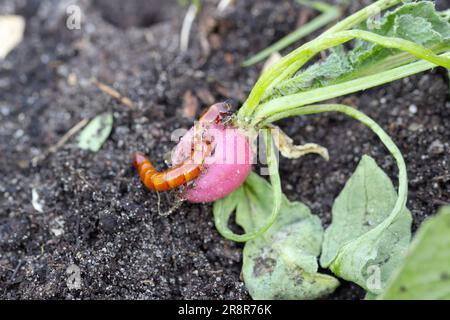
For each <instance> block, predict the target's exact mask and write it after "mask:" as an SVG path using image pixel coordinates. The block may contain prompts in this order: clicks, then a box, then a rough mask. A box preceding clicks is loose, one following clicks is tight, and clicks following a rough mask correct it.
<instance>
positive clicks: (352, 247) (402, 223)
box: [320, 156, 411, 294]
mask: <svg viewBox="0 0 450 320" xmlns="http://www.w3.org/2000/svg"><path fill="white" fill-rule="evenodd" d="M396 200H397V193H396V191H395V188H394V186H393V185H392V182H391V180H390V179H389V177H388V176H387V175H386V174H385V173H384V172H383V170H381V169H380V168H379V167H378V166H377V164H376V163H375V161H374V160H373V159H372V158H371V157H369V156H363V158H362V160H361V161H360V163H359V165H358V167H357V169H356V171H355V173H354V174H353V175H352V177H351V178H350V179H349V181H348V182H347V183H346V185H345V187H344V189H343V190H342V192H341V193H340V194H339V196H338V197H337V198H336V200H335V202H334V204H333V209H332V218H333V220H332V224H331V225H330V227H329V228H328V229H327V230H326V231H325V236H324V242H323V246H322V255H321V257H320V264H321V266H322V267H324V268H325V267H329V268H330V269H331V270H332V271H333V272H334V273H335V274H336V275H337V276H339V277H341V278H343V279H346V280H349V281H353V282H355V283H357V284H358V285H360V286H361V287H363V288H364V289H366V290H368V291H370V292H373V293H376V294H378V293H380V292H382V290H383V288H384V287H385V285H386V282H387V280H388V279H389V277H390V275H391V273H392V271H393V270H394V269H395V268H396V267H397V266H398V265H399V263H400V262H401V260H402V258H403V256H404V254H405V252H406V250H407V247H408V244H409V242H410V239H411V214H410V212H409V211H408V210H407V209H406V208H405V209H404V210H403V211H401V213H400V214H399V216H397V217H391V216H390V213H391V211H392V209H393V207H394V205H395V202H396ZM391 219H392V220H391ZM391 221H393V222H392V223H391Z"/></svg>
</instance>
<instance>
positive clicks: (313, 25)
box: [242, 0, 341, 67]
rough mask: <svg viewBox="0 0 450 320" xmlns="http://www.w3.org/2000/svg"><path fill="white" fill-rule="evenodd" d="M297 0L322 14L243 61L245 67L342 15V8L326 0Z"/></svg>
mask: <svg viewBox="0 0 450 320" xmlns="http://www.w3.org/2000/svg"><path fill="white" fill-rule="evenodd" d="M297 2H299V3H300V4H303V5H305V6H308V7H312V8H314V9H316V10H319V11H321V12H322V14H320V15H319V16H318V17H316V18H314V19H312V20H311V21H310V22H308V23H306V24H304V25H302V26H300V27H299V28H298V29H297V30H295V31H293V32H291V33H290V34H288V35H286V36H285V37H283V38H282V39H280V40H278V41H277V42H275V43H274V44H272V45H271V46H269V47H267V48H265V49H264V50H262V51H260V52H258V53H257V54H255V55H254V56H252V57H251V58H249V59H247V60H245V61H244V62H243V63H242V66H243V67H249V66H251V65H254V64H255V63H258V62H260V61H261V60H264V59H265V58H267V57H269V56H270V55H271V54H272V53H274V52H278V51H280V50H283V49H284V48H286V47H287V46H289V45H291V44H292V43H294V42H296V41H299V40H301V39H303V38H304V37H306V36H308V35H310V34H311V33H313V32H315V31H316V30H318V29H320V28H322V27H323V26H325V25H327V24H328V23H330V22H331V21H333V20H336V19H337V18H338V17H339V16H340V15H341V10H340V9H339V8H338V7H337V6H331V5H329V4H327V3H324V2H320V1H305V0H299V1H297Z"/></svg>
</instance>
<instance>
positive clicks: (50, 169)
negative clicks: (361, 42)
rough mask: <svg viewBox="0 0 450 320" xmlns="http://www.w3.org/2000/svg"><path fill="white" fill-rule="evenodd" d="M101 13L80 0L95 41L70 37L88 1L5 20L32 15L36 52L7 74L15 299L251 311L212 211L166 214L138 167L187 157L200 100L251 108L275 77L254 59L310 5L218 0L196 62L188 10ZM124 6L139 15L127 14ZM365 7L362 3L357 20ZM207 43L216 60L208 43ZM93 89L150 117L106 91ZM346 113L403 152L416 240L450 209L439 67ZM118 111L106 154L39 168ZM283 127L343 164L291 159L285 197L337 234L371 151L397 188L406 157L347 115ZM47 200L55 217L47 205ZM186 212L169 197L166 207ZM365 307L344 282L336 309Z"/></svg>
mask: <svg viewBox="0 0 450 320" xmlns="http://www.w3.org/2000/svg"><path fill="white" fill-rule="evenodd" d="M93 2H94V1H92V3H91V1H88V0H80V1H78V2H77V4H78V5H79V6H80V8H81V9H82V12H83V21H82V28H81V30H69V29H67V28H66V17H67V16H66V7H67V5H68V4H69V3H72V1H66V0H64V1H56V0H42V1H39V0H22V1H15V0H2V1H1V2H0V14H5V13H18V14H22V15H24V16H26V18H27V29H26V35H25V39H24V41H23V42H22V43H21V44H20V45H19V46H18V47H17V48H16V50H14V52H12V53H11V54H10V55H9V56H8V58H7V59H6V60H5V61H3V62H0V174H1V177H2V178H1V180H0V298H3V299H18V298H20V299H39V298H58V299H71V298H83V299H92V298H103V299H104V298H114V299H123V298H130V299H154V298H158V299H165V298H188V299H213V298H216V299H248V298H249V295H248V293H247V292H246V290H245V287H244V285H243V282H242V280H241V279H240V267H241V263H242V260H241V259H242V258H241V251H242V245H240V244H236V243H233V242H230V241H227V240H225V239H223V238H222V237H221V236H220V235H219V234H218V233H217V231H216V230H215V228H214V225H213V220H212V210H211V205H210V204H204V205H190V204H187V203H185V204H183V205H182V207H181V208H180V209H178V210H176V211H175V212H173V213H172V214H171V215H170V216H168V217H162V216H160V215H159V214H158V206H157V201H158V199H157V196H156V194H155V193H153V192H149V191H147V190H145V189H144V188H143V186H142V185H141V183H140V181H139V179H138V177H137V176H136V174H135V172H134V170H133V168H132V166H131V162H130V154H131V153H132V152H133V151H135V150H141V151H143V152H145V153H147V154H149V155H151V157H152V159H153V160H155V162H156V163H162V162H163V159H164V154H165V153H166V152H168V151H169V150H170V149H171V148H172V147H173V146H174V143H173V142H171V141H170V134H171V132H172V131H173V130H174V129H177V128H180V127H181V128H188V127H189V126H190V125H191V124H192V120H191V119H188V118H185V117H184V116H183V104H184V105H186V103H185V102H186V101H187V100H189V99H187V97H189V93H188V94H186V92H190V93H191V96H193V97H194V98H193V99H190V100H193V101H194V103H193V104H192V103H191V104H190V106H191V107H192V105H193V106H194V107H195V105H196V104H195V101H197V102H198V108H196V109H194V111H196V114H197V115H198V114H199V113H200V112H201V109H203V108H204V107H206V106H208V105H210V104H212V103H213V102H214V101H222V100H224V99H229V98H231V99H233V100H234V101H235V103H236V104H237V105H239V104H240V103H242V101H243V100H244V99H245V97H246V95H247V94H248V92H249V90H250V89H251V87H252V85H253V84H254V82H255V80H256V79H257V77H258V75H259V72H260V68H261V65H259V66H257V67H253V68H248V69H243V68H240V67H239V64H240V62H242V61H243V60H244V59H245V58H246V57H248V56H249V55H251V54H252V53H254V52H256V51H257V50H259V49H262V48H264V47H265V46H267V45H268V44H270V43H272V42H273V41H275V40H276V39H278V38H280V37H281V36H282V35H284V34H286V33H288V32H289V31H291V30H293V29H294V28H295V27H296V25H297V24H298V22H299V20H301V18H300V16H301V12H302V10H301V9H300V7H299V6H297V5H295V4H294V1H278V0H273V1H267V0H266V1H262V0H258V1H243V0H241V1H239V0H238V1H236V4H235V5H234V6H232V7H230V8H228V9H227V10H226V11H225V12H224V13H222V14H217V13H216V12H215V6H216V5H217V2H216V1H210V2H208V3H207V4H205V6H204V10H203V13H202V15H201V16H200V17H199V18H198V19H197V20H196V24H195V25H194V27H193V30H192V36H191V42H190V47H189V50H188V52H186V53H180V51H179V46H178V43H179V42H178V41H179V31H180V27H181V22H182V19H183V17H184V14H185V12H186V8H183V7H180V6H179V5H177V3H176V1H172V2H170V1H156V0H152V1H144V0H142V1H119V0H114V1H95V5H94V4H93ZM119 3H126V6H125V8H121V9H120V10H118V4H119ZM143 3H147V4H145V5H143ZM160 3H164V5H161V4H160ZM439 5H440V6H441V7H443V8H445V7H447V8H448V7H449V2H448V1H447V2H444V1H440V2H439ZM360 6H361V3H357V2H356V1H352V7H351V8H350V11H354V10H356V9H358V8H359V7H360ZM303 14H304V12H303ZM205 33H207V34H208V36H207V37H206V39H207V40H208V42H209V44H210V48H209V52H208V50H206V49H207V48H206V47H205V46H204V45H203V46H202V45H201V43H202V41H201V40H200V39H201V38H202V36H201V35H202V34H205ZM203 43H204V41H203ZM93 78H96V79H98V80H99V81H102V82H104V83H107V84H109V85H111V86H113V87H114V88H115V89H117V90H118V91H119V92H121V93H122V94H123V95H125V96H127V97H129V98H130V99H131V100H132V101H134V103H135V106H134V107H133V108H130V107H128V106H125V105H123V104H121V103H120V102H118V101H116V100H114V99H113V98H111V97H110V96H108V95H106V94H104V93H102V92H101V91H99V90H98V89H97V87H95V86H94V85H93V84H92V79H93ZM345 100H346V103H347V104H351V105H353V106H357V107H358V108H360V109H361V110H362V111H364V112H366V113H367V114H368V115H370V116H371V117H373V118H374V119H376V120H377V121H378V122H379V123H380V124H381V125H382V126H383V128H385V129H386V130H387V131H388V133H389V134H390V135H391V136H392V137H393V139H394V141H395V142H396V143H397V144H398V146H399V147H400V149H401V150H402V151H403V153H404V156H405V159H406V162H407V165H408V173H409V178H410V185H409V187H410V193H409V201H408V207H409V209H410V210H411V212H412V214H413V216H414V230H416V228H417V226H418V225H419V224H420V223H421V222H422V221H423V219H424V218H425V217H427V216H429V215H431V214H433V213H435V212H436V210H437V208H438V207H439V206H441V205H442V204H445V203H449V202H450V153H449V150H450V102H449V85H448V79H447V76H446V72H445V71H444V70H443V69H439V68H437V69H435V70H433V71H430V72H426V73H424V74H420V75H417V76H414V77H411V78H408V79H404V80H401V81H397V82H395V83H392V84H390V85H385V86H383V87H379V88H374V89H372V90H368V91H366V92H364V93H360V94H357V95H352V96H349V97H347V98H345ZM108 110H111V111H113V112H114V128H113V132H112V134H111V136H110V138H109V139H108V140H107V142H106V143H105V144H104V145H103V147H102V149H101V150H100V151H99V152H97V153H92V152H88V151H82V150H80V149H78V148H77V146H76V144H75V139H71V140H70V141H69V143H66V144H65V145H64V146H63V147H62V148H60V149H58V150H57V151H56V152H55V153H53V154H50V155H49V156H48V157H47V158H46V159H45V160H43V161H41V162H39V163H37V164H36V165H32V163H31V159H33V158H34V157H36V156H39V155H41V154H43V153H44V152H46V150H48V148H50V147H51V146H53V145H55V143H56V142H57V141H58V140H59V139H60V138H61V137H62V136H63V135H64V134H65V133H66V132H67V131H68V130H69V129H70V128H72V127H73V126H74V125H75V124H76V123H78V122H79V121H80V120H82V119H84V118H89V117H93V116H95V115H97V114H99V113H101V112H104V111H108ZM282 127H283V128H284V129H285V130H286V132H287V133H288V134H289V135H291V136H292V137H293V138H294V139H295V140H296V142H298V143H303V142H316V143H320V144H322V145H323V146H325V147H327V148H328V149H329V152H330V156H331V161H329V162H325V161H324V160H322V159H321V158H320V157H318V156H313V155H311V156H306V157H304V158H301V159H299V160H294V161H292V160H286V159H283V160H281V175H282V181H283V189H284V192H285V193H286V194H287V195H288V197H289V198H290V199H292V200H300V201H303V202H304V203H306V204H307V205H308V206H309V207H310V208H311V209H312V211H313V212H314V213H316V214H318V215H319V216H320V217H321V218H322V221H323V223H324V224H325V225H328V224H329V223H330V208H331V205H332V202H333V199H334V198H335V197H336V196H337V195H338V193H339V191H340V190H341V188H342V187H343V184H344V183H345V181H346V180H347V179H348V178H349V176H350V175H351V173H352V172H353V170H354V169H355V167H356V164H357V162H358V161H359V159H360V158H361V155H362V154H369V155H371V156H373V157H374V158H375V159H376V160H377V162H378V163H379V164H380V165H381V167H382V168H383V169H385V170H386V172H388V173H389V174H390V176H391V177H392V178H393V179H395V177H396V170H395V163H394V161H393V158H392V157H391V156H390V155H388V153H387V151H386V150H385V149H384V148H383V146H382V145H381V143H380V142H379V141H378V140H377V138H376V137H375V136H374V135H373V134H371V133H370V132H369V131H368V130H367V129H366V128H364V127H363V126H361V125H359V124H357V123H356V122H354V121H352V120H349V119H347V118H345V117H344V116H340V115H336V114H326V115H321V116H312V117H308V118H296V119H290V120H287V121H284V122H283V123H282ZM32 189H34V190H35V191H36V193H37V194H38V196H39V199H40V201H41V202H42V203H43V212H38V211H36V209H35V208H34V207H33V206H32ZM173 199H174V197H173V194H163V195H162V198H161V210H162V211H164V210H167V209H168V208H169V207H170V206H171V205H172V204H173ZM77 267H78V268H79V269H78V268H77ZM77 270H79V271H80V277H81V285H80V287H77V285H76V281H75V284H74V279H75V278H76V273H77ZM363 294H364V292H363V290H361V289H359V288H358V287H356V286H354V285H351V284H348V283H344V284H343V285H342V286H341V287H340V288H339V289H338V290H337V292H336V293H334V294H333V295H332V296H331V297H329V298H331V299H357V298H361V297H363Z"/></svg>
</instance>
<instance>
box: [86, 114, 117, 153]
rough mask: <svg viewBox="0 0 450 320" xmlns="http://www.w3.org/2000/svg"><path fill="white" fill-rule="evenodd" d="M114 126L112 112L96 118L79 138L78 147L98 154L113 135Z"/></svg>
mask: <svg viewBox="0 0 450 320" xmlns="http://www.w3.org/2000/svg"><path fill="white" fill-rule="evenodd" d="M112 126H113V115H112V113H111V112H106V113H102V114H100V115H98V116H96V117H95V118H94V119H92V120H91V121H90V122H89V123H88V125H87V126H86V127H85V128H84V129H83V131H81V133H80V135H79V137H78V147H79V148H81V149H85V150H91V151H93V152H97V151H98V150H100V148H101V147H102V145H103V143H104V142H105V141H106V139H107V138H108V136H109V134H110V133H111V130H112Z"/></svg>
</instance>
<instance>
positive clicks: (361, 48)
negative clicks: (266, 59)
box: [264, 1, 450, 101]
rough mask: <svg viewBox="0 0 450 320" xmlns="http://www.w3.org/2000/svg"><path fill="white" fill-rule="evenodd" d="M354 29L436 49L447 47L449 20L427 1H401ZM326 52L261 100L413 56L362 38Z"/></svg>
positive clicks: (337, 80) (371, 71)
mask: <svg viewBox="0 0 450 320" xmlns="http://www.w3.org/2000/svg"><path fill="white" fill-rule="evenodd" d="M357 29H359V30H364V31H371V32H372V33H374V34H377V35H381V36H387V37H395V38H401V39H405V40H409V41H412V42H414V43H416V44H418V45H423V46H425V47H427V48H429V49H431V50H433V51H434V52H438V53H439V52H443V51H445V50H448V49H450V23H449V21H448V19H445V18H444V17H443V16H442V15H440V14H439V12H437V11H436V10H435V8H434V4H433V3H432V2H430V1H421V2H415V3H408V4H404V5H403V6H401V7H399V8H398V9H396V10H394V11H391V12H388V13H387V14H386V15H385V16H384V17H383V18H382V19H381V20H380V21H375V20H373V19H370V20H367V21H366V22H364V23H363V24H362V25H361V26H360V27H359V28H357ZM330 52H331V54H330V55H329V56H328V58H327V59H326V60H325V61H323V62H318V63H316V64H314V65H312V66H310V67H309V68H307V69H306V70H304V71H300V72H299V73H297V75H294V76H293V77H292V78H290V79H286V80H284V81H282V82H281V83H280V84H278V85H276V86H275V87H274V88H273V89H272V90H271V91H269V92H268V93H267V94H266V96H265V98H264V99H265V101H267V100H271V99H274V98H277V97H281V96H286V95H290V94H295V93H298V92H302V91H305V90H307V89H314V88H320V87H324V86H327V85H332V84H336V83H340V82H343V81H348V80H351V79H355V78H357V77H361V76H366V75H370V74H374V73H376V72H379V71H380V70H386V69H391V68H394V67H398V66H400V65H403V64H406V63H409V62H411V61H414V60H416V58H415V57H413V56H412V55H410V54H407V53H405V52H402V51H400V50H398V49H390V48H385V47H384V46H382V45H380V44H374V43H371V42H368V41H365V40H356V41H355V46H354V49H353V50H351V51H349V52H346V51H345V49H344V47H343V46H342V45H341V46H337V47H335V48H332V49H331V50H330Z"/></svg>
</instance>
